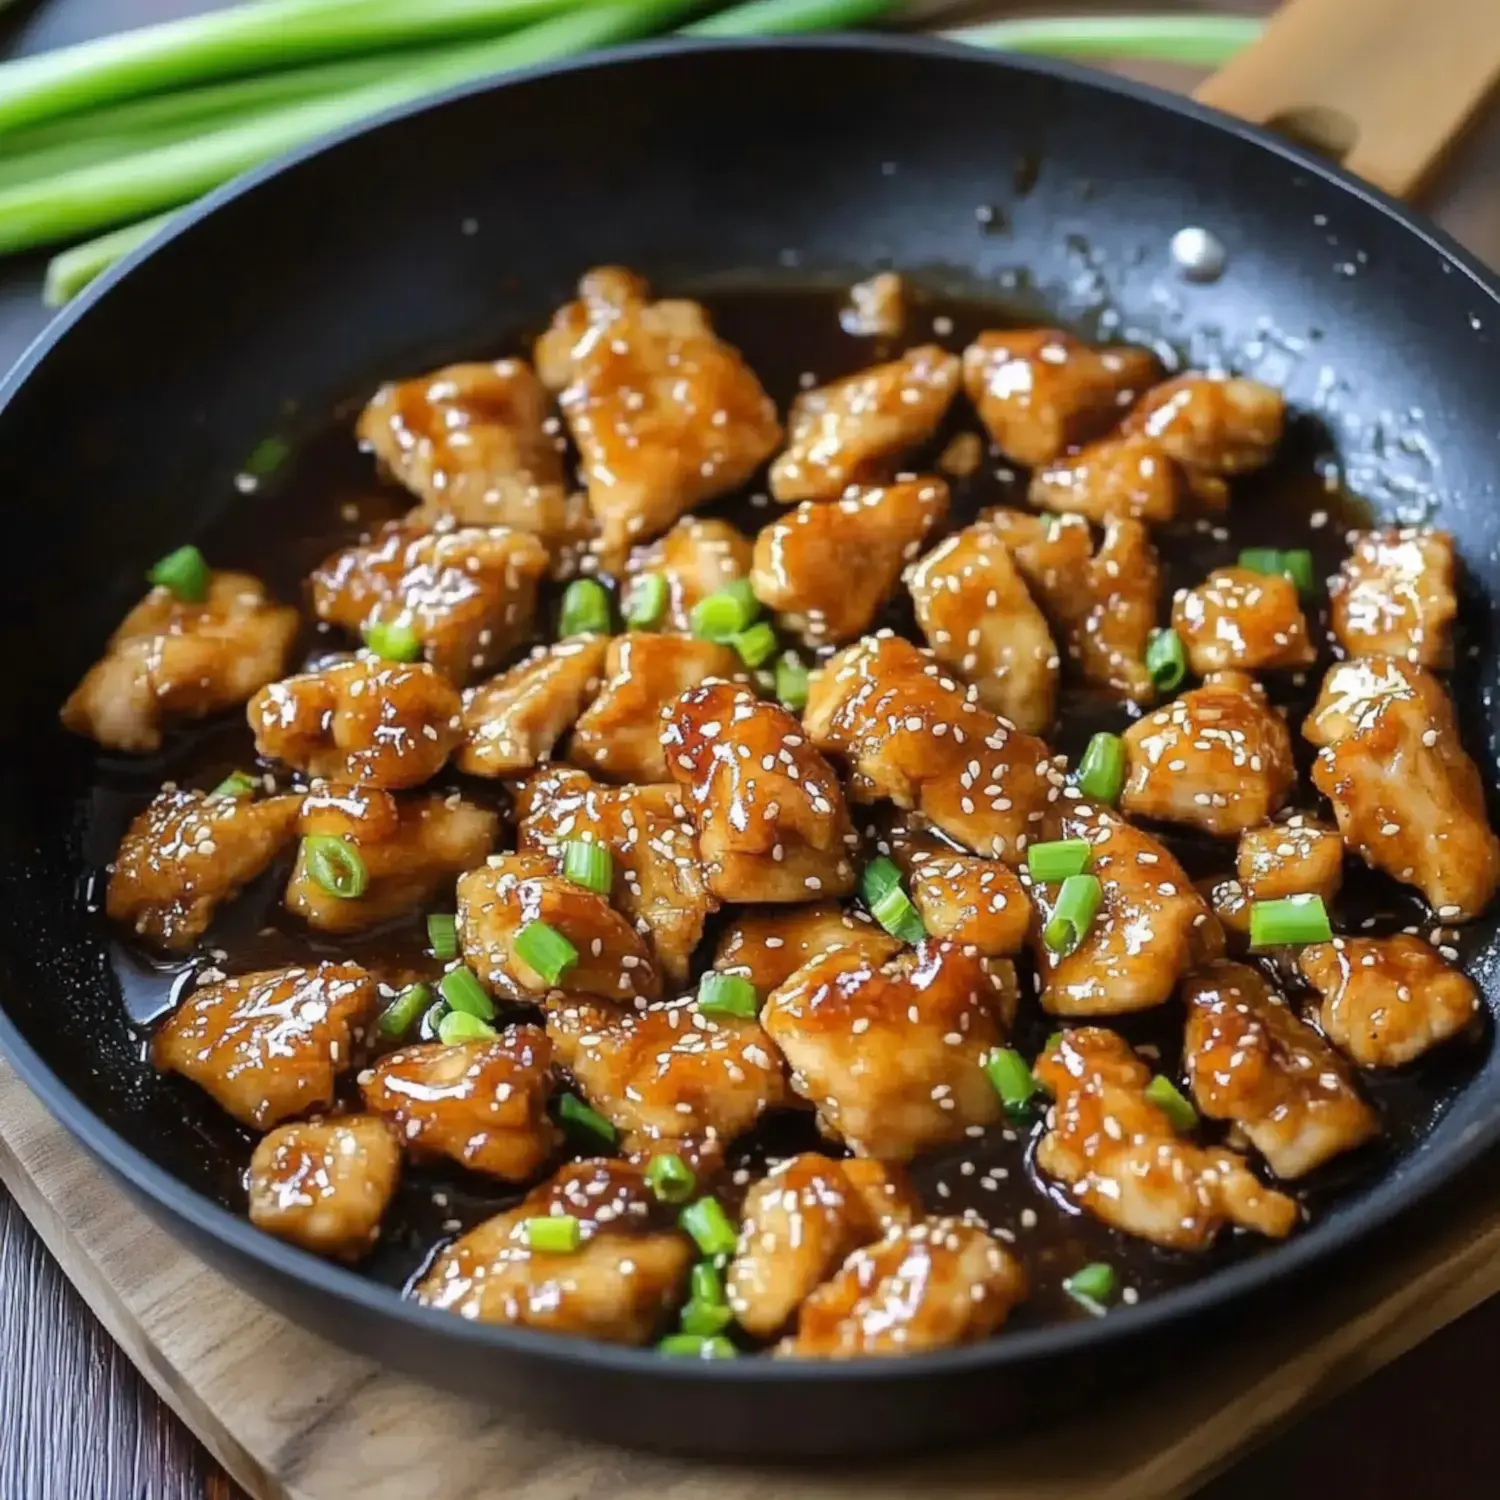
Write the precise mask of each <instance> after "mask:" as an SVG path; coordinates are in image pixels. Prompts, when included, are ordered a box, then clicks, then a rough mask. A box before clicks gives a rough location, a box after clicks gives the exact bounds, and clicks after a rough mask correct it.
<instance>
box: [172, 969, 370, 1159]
mask: <svg viewBox="0 0 1500 1500" xmlns="http://www.w3.org/2000/svg"><path fill="white" fill-rule="evenodd" d="M377 999H378V991H377V989H376V985H375V980H374V978H373V977H372V976H371V975H370V974H368V973H366V972H365V970H364V969H362V968H360V966H359V965H358V964H349V963H321V964H312V965H309V966H307V967H300V966H299V967H296V968H290V969H263V970H261V971H260V972H259V973H256V974H241V975H239V976H238V977H237V978H234V979H226V980H224V981H222V982H221V983H219V984H205V985H201V986H200V987H199V988H198V989H196V990H194V991H193V992H192V994H190V995H189V996H188V997H187V999H186V1000H184V1001H183V1002H182V1004H181V1005H179V1006H178V1007H177V1009H176V1010H175V1011H173V1012H172V1014H171V1015H170V1016H168V1017H167V1019H166V1020H165V1021H164V1022H163V1023H162V1026H161V1029H160V1030H159V1031H158V1032H157V1033H156V1037H155V1040H154V1042H153V1050H152V1055H153V1057H154V1059H155V1062H156V1066H157V1067H158V1068H160V1069H161V1071H162V1072H164V1073H181V1074H182V1076H183V1077H184V1078H188V1079H191V1080H192V1082H194V1083H196V1084H197V1085H198V1087H199V1088H201V1089H203V1090H204V1091H205V1092H207V1093H209V1094H211V1095H213V1097H214V1100H215V1101H216V1102H217V1103H218V1104H219V1105H220V1107H221V1108H223V1109H224V1110H226V1111H228V1113H229V1114H231V1115H233V1116H234V1118H235V1119H236V1120H238V1121H239V1122H240V1123H241V1124H242V1125H249V1126H251V1127H253V1128H254V1129H256V1130H269V1129H270V1128H271V1126H273V1125H276V1124H279V1123H280V1122H281V1121H282V1120H288V1119H291V1118H292V1117H293V1116H295V1115H305V1114H308V1113H310V1112H311V1111H312V1110H315V1109H326V1108H327V1107H328V1106H329V1105H330V1104H332V1103H333V1094H334V1084H335V1081H336V1080H337V1078H338V1075H339V1074H340V1073H342V1072H343V1071H344V1070H345V1069H346V1068H348V1067H349V1066H350V1065H351V1064H352V1063H353V1061H354V1057H353V1050H354V1043H355V1041H356V1039H357V1038H358V1037H359V1035H360V1033H361V1030H362V1028H363V1026H364V1024H365V1022H366V1021H367V1020H368V1018H369V1016H370V1014H371V1012H372V1011H373V1010H374V1009H375V1005H376V1002H377Z"/></svg>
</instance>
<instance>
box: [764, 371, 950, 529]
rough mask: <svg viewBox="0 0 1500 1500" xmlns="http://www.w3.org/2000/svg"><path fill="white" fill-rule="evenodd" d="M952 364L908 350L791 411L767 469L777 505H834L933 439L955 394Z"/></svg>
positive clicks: (808, 394) (812, 394) (809, 395)
mask: <svg viewBox="0 0 1500 1500" xmlns="http://www.w3.org/2000/svg"><path fill="white" fill-rule="evenodd" d="M958 381H959V361H958V357H957V355H953V354H949V353H947V352H946V351H945V350H943V349H940V348H938V347H937V345H936V344H923V345H922V346H921V347H920V348H917V349H908V350H907V351H906V353H905V354H903V355H902V356H901V357H900V359H893V360H891V361H890V363H888V364H883V365H875V366H874V367H873V368H872V369H869V370H861V371H859V372H858V374H855V375H849V376H846V377H845V378H844V379H843V380H835V381H834V382H833V383H832V384H831V385H824V386H819V387H818V388H817V389H816V390H812V391H804V392H803V393H802V394H801V395H800V396H798V397H797V399H796V400H795V401H794V402H793V403H792V410H791V413H790V415H789V416H788V418H787V426H788V428H789V429H790V431H789V433H788V437H787V447H786V452H785V453H783V454H782V455H781V456H780V457H779V458H778V459H777V460H776V462H775V463H773V464H772V465H771V493H772V494H773V495H774V496H775V497H776V498H777V499H778V500H781V501H785V502H791V501H794V500H836V499H837V498H838V497H839V496H840V495H842V494H843V493H844V491H845V490H846V489H847V488H848V487H849V486H850V485H851V484H879V483H880V482H881V481H882V480H886V479H889V478H890V476H891V474H892V473H893V472H894V470H895V467H896V465H897V463H899V462H900V460H901V459H902V458H903V457H904V456H905V455H906V454H908V453H910V452H911V451H912V449H913V448H917V447H919V446H920V445H921V444H923V443H925V442H926V441H927V439H928V438H930V437H931V436H932V434H933V433H934V432H936V431H937V426H938V423H939V422H941V421H942V420H943V417H944V415H945V414H946V413H947V410H948V407H949V405H950V403H951V402H952V400H953V398H954V396H955V395H956V394H957V393H958Z"/></svg>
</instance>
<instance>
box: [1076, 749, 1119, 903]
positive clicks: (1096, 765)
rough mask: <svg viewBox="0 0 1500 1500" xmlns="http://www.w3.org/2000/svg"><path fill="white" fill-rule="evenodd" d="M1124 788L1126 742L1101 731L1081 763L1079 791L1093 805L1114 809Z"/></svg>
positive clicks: (1079, 768)
mask: <svg viewBox="0 0 1500 1500" xmlns="http://www.w3.org/2000/svg"><path fill="white" fill-rule="evenodd" d="M1124 785H1125V741H1124V740H1122V739H1121V738H1120V736H1119V735H1117V734H1107V733H1104V732H1102V731H1101V732H1100V733H1099V734H1096V735H1095V736H1094V737H1093V739H1091V740H1090V741H1089V746H1088V749H1087V750H1085V751H1084V752H1083V759H1082V760H1081V761H1079V762H1078V790H1079V791H1080V792H1082V793H1083V795H1084V796H1085V797H1087V798H1088V799H1089V800H1090V801H1091V802H1102V803H1103V804H1104V805H1105V806H1106V807H1113V806H1114V805H1115V803H1116V802H1118V801H1119V800H1120V789H1121V788H1122V787H1123V786H1124ZM1079 873H1082V872H1081V871H1080V872H1079Z"/></svg>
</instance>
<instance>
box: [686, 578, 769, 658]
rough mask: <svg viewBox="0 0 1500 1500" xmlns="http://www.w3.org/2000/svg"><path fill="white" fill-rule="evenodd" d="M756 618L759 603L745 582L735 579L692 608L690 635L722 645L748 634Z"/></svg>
mask: <svg viewBox="0 0 1500 1500" xmlns="http://www.w3.org/2000/svg"><path fill="white" fill-rule="evenodd" d="M759 617H760V600H759V599H757V598H756V597H755V590H754V589H752V588H751V587H750V580H749V579H748V578H736V579H734V580H733V581H732V582H730V583H726V584H725V585H724V587H723V588H721V589H720V590H719V591H718V592H717V593H715V594H710V595H709V596H708V597H707V598H706V599H700V600H699V601H698V602H697V603H696V604H695V605H694V606H693V613H692V616H691V618H692V624H693V634H694V635H696V636H700V637H701V638H702V639H703V640H706V641H718V642H720V644H723V643H725V642H728V641H732V640H733V639H734V637H735V636H737V635H738V634H739V633H740V632H741V631H742V630H748V629H749V628H750V627H751V626H752V625H753V624H754V623H755V622H756V620H757V619H758V618H759Z"/></svg>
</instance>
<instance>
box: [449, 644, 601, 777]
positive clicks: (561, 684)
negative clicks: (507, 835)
mask: <svg viewBox="0 0 1500 1500" xmlns="http://www.w3.org/2000/svg"><path fill="white" fill-rule="evenodd" d="M608 650H609V641H608V639H607V638H606V637H604V636H598V635H580V636H574V637H573V638H572V639H570V640H566V641H558V642H557V643H556V645H552V646H538V647H537V649H536V650H535V651H533V652H532V653H531V655H530V656H528V657H527V658H526V660H525V661H522V662H517V663H516V665H515V666H513V667H512V668H511V669H510V670H509V671H508V672H502V673H501V674H500V675H499V676H498V677H492V678H491V679H490V680H489V681H488V682H482V683H480V684H479V686H478V687H472V688H470V689H469V690H468V692H466V693H465V694H464V702H463V728H464V740H463V743H462V744H461V745H460V746H459V747H458V753H457V754H456V755H455V756H454V757H453V763H454V764H455V765H456V766H457V767H458V769H459V770H460V771H463V772H465V773H466V774H468V775H470V776H492V777H509V776H524V775H525V774H526V773H527V772H528V771H534V770H535V769H536V768H537V767H538V766H539V765H540V764H541V763H542V762H543V761H545V760H550V759H551V757H552V751H553V749H554V748H555V746H556V745H557V742H558V741H559V740H560V739H561V738H562V737H563V735H565V734H566V733H567V732H568V730H569V729H570V728H572V726H573V725H574V724H575V723H576V722H577V721H578V718H579V716H580V715H581V714H582V713H583V711H584V709H585V708H586V707H587V706H588V705H589V704H590V703H591V702H592V701H593V698H594V694H595V693H597V692H598V691H599V685H600V683H601V682H602V681H603V679H604V659H605V655H606V654H607V652H608Z"/></svg>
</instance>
